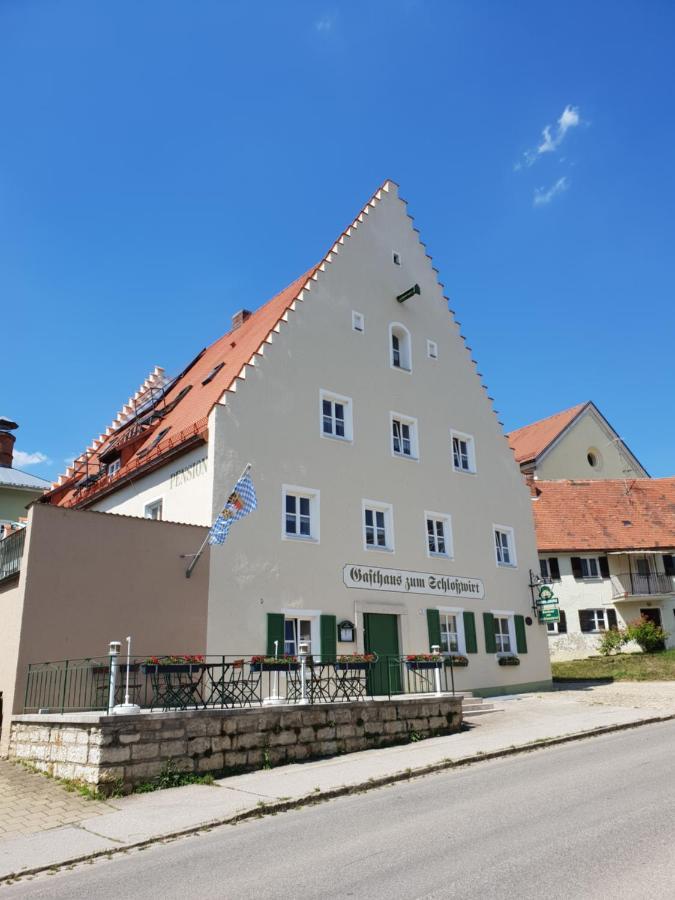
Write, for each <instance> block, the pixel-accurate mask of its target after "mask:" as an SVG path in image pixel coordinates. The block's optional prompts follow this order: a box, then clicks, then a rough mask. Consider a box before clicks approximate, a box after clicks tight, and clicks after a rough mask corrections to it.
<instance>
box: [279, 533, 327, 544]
mask: <svg viewBox="0 0 675 900" xmlns="http://www.w3.org/2000/svg"><path fill="white" fill-rule="evenodd" d="M281 538H282V540H284V541H297V542H298V543H299V544H318V543H319V539H318V538H315V537H305V535H303V534H282V535H281Z"/></svg>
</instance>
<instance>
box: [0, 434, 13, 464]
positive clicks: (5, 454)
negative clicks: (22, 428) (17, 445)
mask: <svg viewBox="0 0 675 900" xmlns="http://www.w3.org/2000/svg"><path fill="white" fill-rule="evenodd" d="M15 440H16V438H15V437H14V435H13V434H10V433H9V432H8V431H0V468H2V469H11V468H12V460H13V459H14V441H15Z"/></svg>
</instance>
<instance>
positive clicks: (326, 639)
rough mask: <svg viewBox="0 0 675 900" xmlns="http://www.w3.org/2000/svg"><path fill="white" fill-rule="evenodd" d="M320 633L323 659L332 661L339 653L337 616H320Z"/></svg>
mask: <svg viewBox="0 0 675 900" xmlns="http://www.w3.org/2000/svg"><path fill="white" fill-rule="evenodd" d="M319 635H320V639H321V659H322V661H323V662H332V661H333V660H334V659H335V656H336V654H337V618H336V617H335V616H321V617H320V618H319Z"/></svg>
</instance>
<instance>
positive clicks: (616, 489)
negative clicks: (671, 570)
mask: <svg viewBox="0 0 675 900" xmlns="http://www.w3.org/2000/svg"><path fill="white" fill-rule="evenodd" d="M530 486H531V488H532V491H533V494H534V496H535V499H534V500H533V503H532V508H533V510H534V522H535V528H536V531H537V548H538V549H539V550H540V551H542V550H543V551H553V550H564V551H577V550H578V551H586V550H605V551H612V550H668V551H670V550H673V549H675V478H638V479H636V480H630V479H629V480H627V481H624V480H623V479H607V480H597V481H532V482H531V483H530Z"/></svg>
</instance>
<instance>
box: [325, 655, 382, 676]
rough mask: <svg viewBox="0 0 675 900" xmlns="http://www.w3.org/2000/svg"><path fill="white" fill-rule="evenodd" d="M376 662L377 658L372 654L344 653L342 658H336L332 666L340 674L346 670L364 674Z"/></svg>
mask: <svg viewBox="0 0 675 900" xmlns="http://www.w3.org/2000/svg"><path fill="white" fill-rule="evenodd" d="M376 661H377V657H376V656H375V654H374V653H346V654H344V655H343V656H338V658H337V659H336V661H335V662H334V663H333V665H334V666H335V668H336V669H338V670H340V671H342V672H344V671H345V670H346V669H355V670H357V671H360V672H364V671H366V670H367V669H370V668H371V667H372V665H373V663H374V662H376Z"/></svg>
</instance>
